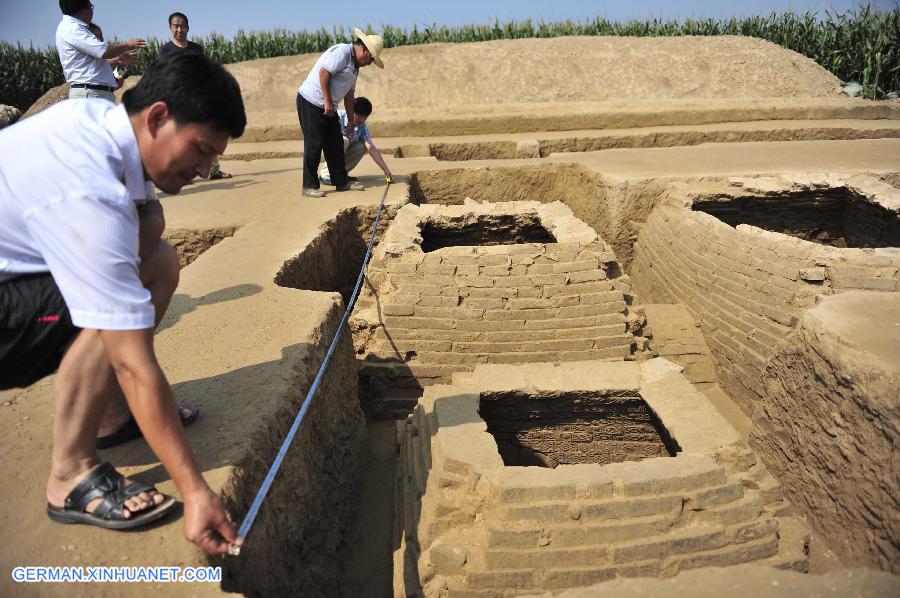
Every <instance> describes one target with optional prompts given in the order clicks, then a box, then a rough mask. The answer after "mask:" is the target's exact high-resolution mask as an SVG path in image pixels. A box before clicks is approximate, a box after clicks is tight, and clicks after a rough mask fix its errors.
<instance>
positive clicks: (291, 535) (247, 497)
mask: <svg viewBox="0 0 900 598" xmlns="http://www.w3.org/2000/svg"><path fill="white" fill-rule="evenodd" d="M342 313H343V309H342V306H341V302H340V301H335V303H334V306H333V308H332V309H331V311H330V312H329V313H328V317H327V318H326V319H325V321H323V322H322V324H321V325H320V327H319V330H318V333H317V339H318V340H317V342H315V343H314V344H311V345H294V346H290V347H286V348H285V349H284V350H283V351H284V353H285V355H284V358H285V359H291V358H293V360H294V361H295V362H297V363H298V364H299V365H298V367H297V368H296V370H295V371H294V374H293V376H294V385H293V390H292V392H291V393H290V394H289V395H286V396H284V397H283V398H282V399H283V405H282V407H281V409H280V410H279V411H278V413H277V414H276V415H275V417H274V418H273V421H272V422H271V423H270V425H269V426H267V428H266V431H264V432H257V433H255V434H254V435H253V436H252V437H251V438H250V440H249V442H250V448H249V449H248V450H247V452H246V455H247V456H246V457H245V458H244V459H243V460H242V461H241V462H239V463H237V464H236V471H237V472H238V473H237V475H236V477H235V478H234V480H233V483H232V485H231V488H229V489H228V490H227V491H226V505H227V507H228V508H229V511H230V512H231V513H233V514H235V515H236V516H237V519H238V520H240V518H242V517H243V515H244V514H245V513H247V511H248V509H249V507H250V504H251V502H252V500H253V498H254V496H255V494H256V492H257V490H258V489H259V487H260V486H261V484H262V481H263V478H264V477H265V475H266V473H267V471H268V469H269V466H270V465H271V464H272V461H273V460H274V457H275V455H276V453H277V452H278V449H279V448H280V446H281V442H282V440H283V439H284V437H285V436H286V434H287V431H288V429H289V428H290V426H291V424H292V422H293V420H294V417H295V415H296V414H297V412H298V410H299V408H300V404H301V403H302V401H303V399H304V397H305V396H306V392H307V391H308V389H309V386H310V384H311V382H312V379H313V378H314V376H315V374H316V371H317V370H318V368H319V365H320V364H321V362H322V360H323V359H324V356H325V351H326V350H327V348H328V344H329V343H330V342H331V339H332V336H333V335H334V332H335V330H336V329H337V325H338V322H339V321H340V317H341V314H342ZM291 354H293V355H291ZM355 372H356V360H355V359H354V357H353V349H352V343H351V340H350V336H349V335H347V334H345V335H344V336H343V337H342V339H341V341H340V342H339V343H338V345H337V347H336V349H335V352H334V354H333V357H332V362H331V365H330V367H329V368H328V370H327V371H326V373H325V376H324V378H323V380H322V383H321V386H320V387H319V390H318V393H317V394H316V396H315V398H314V400H313V402H312V405H311V406H310V408H309V411H308V412H307V415H306V417H305V419H304V420H303V423H302V424H301V425H300V428H299V431H298V435H297V440H298V441H297V442H295V443H294V444H293V445H292V447H291V448H290V450H289V451H288V453H287V456H286V458H285V460H284V462H283V465H282V467H281V470H280V473H279V474H278V483H277V484H274V485H273V486H272V488H271V490H270V491H269V494H268V495H267V498H266V502H265V503H264V505H263V508H262V509H261V510H260V512H259V516H258V517H257V518H256V521H255V523H254V526H253V531H252V535H251V537H250V538H249V542H248V544H247V545H246V546H245V548H244V550H243V551H242V552H241V556H240V558H227V559H219V561H218V562H216V563H215V564H218V565H221V566H222V568H223V569H222V570H223V582H222V586H223V588H224V589H226V590H227V591H232V592H240V593H242V594H245V595H247V596H276V595H294V594H297V593H298V592H299V593H300V594H302V595H307V596H335V595H339V593H340V588H341V585H340V583H341V582H340V580H341V573H342V569H341V567H342V560H341V558H340V555H342V554H345V553H346V552H347V551H348V549H349V546H348V542H349V541H350V540H351V538H350V536H351V533H352V529H351V527H352V525H353V521H354V517H355V514H356V510H357V508H358V507H359V505H358V504H357V500H356V494H357V490H358V486H359V481H360V479H361V466H362V463H363V454H362V452H363V450H364V447H365V438H366V427H365V420H364V418H363V414H362V411H361V410H360V408H359V400H358V399H357V396H356V395H357V377H356V375H355ZM348 374H349V375H348ZM300 440H302V442H301V441H300Z"/></svg>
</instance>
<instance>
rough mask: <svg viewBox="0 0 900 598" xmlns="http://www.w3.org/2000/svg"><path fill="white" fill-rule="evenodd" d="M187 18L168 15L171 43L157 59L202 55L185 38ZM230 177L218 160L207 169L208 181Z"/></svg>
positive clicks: (201, 49) (215, 159)
mask: <svg viewBox="0 0 900 598" xmlns="http://www.w3.org/2000/svg"><path fill="white" fill-rule="evenodd" d="M190 29H191V28H190V26H189V25H188V18H187V15H185V14H184V13H183V12H173V13H172V14H170V15H169V31H171V32H172V41H168V42H166V43H164V44H163V45H161V46H160V47H159V57H160V58H164V57H166V56H170V55H172V54H204V50H203V46H201V45H200V44H198V43H197V42H192V41H189V40H188V38H187V34H188V31H190ZM230 178H231V175H230V174H228V173H227V172H222V169H221V168H220V167H219V159H218V158H214V159H213V163H212V167H211V168H210V169H209V180H211V181H216V180H219V179H230Z"/></svg>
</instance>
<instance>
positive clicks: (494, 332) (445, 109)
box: [0, 37, 900, 596]
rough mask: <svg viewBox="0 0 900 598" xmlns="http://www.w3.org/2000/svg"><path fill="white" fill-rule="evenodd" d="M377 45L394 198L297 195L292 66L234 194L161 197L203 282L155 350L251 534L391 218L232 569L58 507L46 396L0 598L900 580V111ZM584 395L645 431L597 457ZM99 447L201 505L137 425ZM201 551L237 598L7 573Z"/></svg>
mask: <svg viewBox="0 0 900 598" xmlns="http://www.w3.org/2000/svg"><path fill="white" fill-rule="evenodd" d="M382 57H383V60H384V63H385V69H384V70H379V69H377V68H374V67H372V68H366V69H363V70H362V71H361V72H360V76H359V81H358V84H357V89H356V95H357V96H366V97H368V98H369V99H370V100H371V101H372V103H373V105H374V112H373V114H372V116H371V117H370V119H369V122H368V125H369V128H370V130H371V131H372V134H373V137H374V139H375V143H376V144H377V146H378V147H379V148H380V149H381V151H382V152H383V154H384V155H385V157H386V160H387V162H388V164H389V166H390V168H391V170H392V172H393V173H394V175H395V176H394V180H393V182H392V184H390V186H386V184H385V179H384V177H383V176H382V173H381V172H380V170H379V169H378V167H377V166H376V165H375V163H374V162H373V161H372V160H370V159H368V158H364V159H363V161H362V162H361V164H360V166H359V167H358V168H357V169H356V170H354V172H353V173H352V174H354V175H356V176H358V177H359V181H360V182H362V183H363V184H364V185H365V187H366V190H365V191H363V192H346V193H337V192H334V191H333V188H332V187H329V186H323V190H325V191H326V192H327V196H326V197H325V198H322V199H311V198H306V197H302V196H301V194H300V187H301V176H302V172H301V170H302V164H301V159H302V152H303V143H302V140H301V139H300V130H299V124H298V122H297V115H296V110H295V103H294V102H295V96H296V90H297V87H298V85H299V84H300V83H301V81H302V80H303V79H304V78H305V76H306V74H307V73H308V71H309V69H310V68H311V66H312V64H313V63H314V61H315V60H316V58H317V56H315V55H304V56H292V57H281V58H270V59H264V60H257V61H251V62H244V63H239V64H234V65H228V69H229V70H230V71H231V72H232V73H233V74H234V75H235V76H236V78H237V79H238V81H239V82H240V84H241V88H242V93H243V96H244V101H245V105H246V109H247V116H248V125H247V130H246V133H245V135H244V136H243V137H242V138H241V139H238V140H234V141H232V142H231V143H230V144H229V146H228V148H227V150H226V153H225V155H224V156H223V157H222V168H223V170H225V171H227V172H230V173H232V174H234V178H232V179H228V180H216V181H208V180H197V181H196V182H195V183H194V184H192V185H189V186H187V187H185V189H184V190H183V191H182V192H181V193H179V194H178V195H175V196H162V203H163V206H164V209H165V214H166V222H167V231H166V233H165V236H166V238H167V239H169V241H170V242H171V243H172V244H173V245H174V246H175V247H176V249H178V251H179V253H180V255H181V258H182V268H183V269H182V271H181V281H180V284H179V287H178V290H177V291H176V294H175V296H174V298H173V300H172V303H171V305H170V307H169V310H168V312H167V314H166V316H165V319H164V320H163V321H162V323H161V325H160V327H159V329H158V331H157V334H156V337H155V338H156V342H155V348H156V353H157V356H158V358H159V360H160V363H161V364H162V367H163V370H164V372H165V373H166V375H167V377H168V379H169V381H170V382H171V384H172V386H173V389H174V392H175V396H176V399H177V400H178V401H179V402H184V403H190V404H193V405H197V406H199V407H200V408H201V410H202V414H201V416H200V419H199V420H198V421H197V422H196V423H195V424H194V425H192V426H191V427H190V428H189V429H188V430H187V437H188V440H189V442H190V444H191V446H192V448H193V450H194V452H195V454H196V456H197V460H198V463H199V465H200V467H201V469H202V470H203V472H204V475H205V477H206V479H207V481H208V482H209V483H210V485H211V486H212V487H213V488H214V489H215V490H217V491H219V492H220V493H221V495H222V496H223V497H224V499H225V501H226V503H227V505H228V507H229V509H230V511H231V513H232V515H233V518H234V519H235V520H236V521H238V522H239V521H240V520H241V519H242V518H243V516H244V514H246V512H247V510H248V508H249V505H250V503H251V502H252V500H253V497H254V495H255V493H256V491H257V489H258V488H259V485H260V483H261V481H262V479H263V478H264V476H265V474H266V471H267V469H268V467H269V465H270V463H271V462H272V460H273V458H274V456H275V453H276V452H277V450H278V448H279V446H280V444H281V441H282V439H283V438H284V436H285V434H286V433H287V431H288V429H289V428H290V425H291V423H292V422H293V419H294V416H295V415H296V413H297V411H298V409H299V408H300V405H301V403H302V401H303V399H304V397H305V396H306V393H307V391H308V389H309V388H310V384H311V382H312V380H313V378H314V377H315V375H316V371H317V370H318V368H319V365H320V364H321V362H322V359H323V357H324V355H325V352H326V350H327V349H328V345H329V343H330V342H331V339H332V337H333V336H334V333H335V330H336V329H337V327H338V323H339V322H340V318H341V315H342V313H343V310H344V306H345V305H346V302H347V301H348V300H349V299H350V297H351V294H352V292H353V288H354V285H355V283H356V278H357V274H358V272H359V267H360V265H361V264H362V260H363V256H364V255H365V250H366V243H367V242H368V240H369V234H370V231H371V229H372V225H373V223H374V221H375V218H376V215H377V214H378V211H377V208H378V206H379V203H380V202H381V200H382V199H384V201H385V209H384V210H383V212H381V214H380V220H379V226H378V231H377V236H376V240H377V244H376V246H375V251H374V253H373V261H372V263H371V265H370V267H369V271H368V276H367V279H366V281H365V283H364V284H363V288H362V291H361V294H360V301H359V303H358V304H357V305H356V309H355V310H354V312H353V316H352V318H351V319H350V322H349V325H348V328H347V329H345V330H344V332H343V336H342V337H341V340H340V342H339V343H338V344H337V346H336V349H335V352H334V357H333V358H332V360H331V363H330V365H329V369H328V370H327V372H326V374H325V376H324V378H323V379H322V383H321V386H320V387H319V390H318V393H317V394H316V395H315V397H314V399H313V403H312V406H311V408H310V410H309V412H308V414H307V416H306V418H305V419H304V422H303V424H302V425H301V426H300V429H299V433H298V435H297V437H296V439H295V441H294V444H293V446H292V448H291V449H290V451H289V452H288V454H287V458H286V459H285V463H284V466H283V468H282V470H281V473H280V474H279V476H278V478H276V481H275V484H274V485H273V487H272V490H271V492H270V493H269V495H268V497H267V499H266V502H265V504H264V506H263V508H262V510H261V512H260V515H259V517H258V519H257V520H256V523H255V524H254V527H253V528H252V530H251V532H250V535H249V537H248V538H247V541H246V544H245V546H244V548H243V549H242V551H241V555H240V556H238V557H227V558H222V559H213V560H207V559H206V557H205V556H204V555H202V554H200V553H199V552H198V551H197V550H196V549H195V548H194V547H193V546H192V545H191V544H189V543H188V542H186V541H185V540H184V538H183V536H182V529H181V519H180V517H178V516H174V517H170V518H166V519H163V520H162V521H161V522H160V523H159V524H156V525H153V526H152V527H151V528H150V529H145V530H142V531H138V532H130V533H115V532H110V531H105V530H101V529H98V528H95V527H86V526H61V525H58V524H54V523H51V522H50V521H49V520H48V519H47V517H46V514H45V504H46V498H45V495H44V485H45V482H46V478H47V475H48V471H49V464H50V455H51V448H52V446H51V430H52V426H53V408H52V404H53V378H52V377H51V378H49V379H45V380H43V381H41V382H38V383H37V384H35V385H33V386H32V387H29V388H27V389H21V390H15V391H5V392H0V436H2V437H3V438H4V439H5V442H4V448H5V450H4V451H3V453H2V455H0V477H2V478H3V479H4V480H5V483H3V484H2V490H0V505H2V506H0V529H2V530H3V531H4V539H5V542H4V543H3V548H2V549H0V594H2V595H32V594H34V595H66V596H73V595H74V596H81V595H84V596H118V595H144V594H148V593H150V592H153V593H159V594H162V595H172V594H177V595H184V594H185V593H190V594H192V595H198V596H200V595H214V594H215V595H218V594H222V593H225V592H241V593H244V594H247V595H250V596H269V595H278V594H285V593H288V592H290V593H295V592H297V591H300V593H302V594H303V595H310V596H419V595H427V596H507V595H549V594H548V592H564V593H563V594H561V595H564V596H581V595H584V596H587V595H635V596H637V595H646V594H647V593H649V592H656V593H660V594H662V593H665V594H666V595H676V596H681V595H684V596H688V595H690V596H696V595H721V594H723V593H728V592H735V591H738V592H742V593H747V594H750V595H766V596H795V595H804V594H816V593H818V595H835V596H837V595H848V593H850V592H852V593H853V595H859V596H885V595H890V594H891V592H893V593H894V595H897V593H898V588H900V578H898V577H896V574H897V573H900V527H898V525H900V523H898V522H900V503H898V497H900V487H898V486H900V485H898V481H897V480H898V470H897V465H896V464H897V463H898V459H900V454H898V448H897V447H898V446H900V405H898V396H900V391H898V383H900V367H898V359H897V356H898V355H900V220H898V218H900V102H897V101H879V102H875V101H868V100H862V99H858V98H848V97H846V96H845V95H842V94H841V82H840V81H838V80H837V79H836V78H835V77H834V76H833V75H831V74H830V73H829V72H828V71H826V70H825V69H823V68H822V67H820V66H818V65H816V64H815V63H814V62H812V61H811V60H809V59H807V58H805V57H803V56H801V55H799V54H797V53H794V52H792V51H789V50H785V49H783V48H781V47H779V46H777V45H774V44H772V43H769V42H765V41H761V40H758V39H753V38H741V37H718V38H704V37H673V38H614V37H607V38H580V37H563V38H555V39H534V40H511V41H492V42H484V43H472V44H433V45H425V46H413V47H403V48H392V49H388V50H385V51H384V53H383V55H382ZM133 84H134V82H133V78H132V79H129V81H128V83H127V85H128V86H130V85H133ZM61 97H64V93H62V92H61V90H60V89H57V90H51V91H50V92H48V94H47V96H45V98H42V100H39V102H38V103H37V104H36V106H35V107H33V109H32V110H30V111H29V113H28V114H27V115H26V118H27V117H29V115H31V114H33V113H35V112H37V111H38V109H39V108H44V107H46V106H48V105H50V104H51V103H53V101H55V100H58V99H60V98H61ZM12 126H15V125H12ZM510 202H512V203H510ZM510 223H514V228H515V229H516V231H515V232H514V234H512V235H511V239H512V240H506V241H504V239H503V236H504V228H503V227H504V226H505V227H507V229H506V230H508V228H509V226H510ZM473 231H474V232H473ZM485 231H487V232H485ZM429 243H431V245H429ZM519 322H521V325H520V324H519ZM540 322H544V323H540ZM600 373H602V374H603V375H602V376H601V375H600ZM573 393H574V394H573ZM516 401H518V402H520V403H522V402H528V404H529V405H538V404H540V405H541V407H540V409H538V408H537V407H534V408H533V410H532V411H531V412H530V413H531V415H532V416H534V414H535V413H537V412H538V411H540V413H541V417H543V418H550V419H551V420H553V419H557V420H566V421H568V419H571V418H570V415H571V413H573V412H574V411H576V410H577V411H578V413H579V414H582V415H579V418H576V419H577V421H573V422H568V423H567V425H568V426H569V427H567V428H563V429H562V431H561V432H557V431H553V430H556V429H557V428H553V426H554V425H556V423H558V422H555V421H549V423H547V424H546V426H545V427H544V428H541V429H540V430H538V431H537V432H535V431H534V430H531V429H530V428H528V426H527V425H525V424H523V423H522V421H525V420H528V417H529V416H528V415H522V414H520V413H518V414H515V415H510V413H512V411H505V412H503V411H502V409H501V407H503V406H504V405H506V406H507V407H509V406H510V405H513V406H514V404H515V403H516ZM549 401H558V404H559V405H561V407H555V406H554V407H546V406H547V405H550V403H549ZM585 405H593V406H594V407H592V408H591V409H593V412H596V413H601V412H602V413H606V412H610V413H613V414H614V415H615V417H620V415H621V414H622V413H636V414H637V417H638V418H639V419H640V425H639V426H636V425H635V424H633V423H629V422H628V421H624V420H623V421H624V423H620V424H616V427H615V428H614V430H615V433H614V434H613V436H612V437H611V436H609V435H607V436H604V437H603V441H602V442H599V443H595V444H592V445H591V446H590V447H589V448H584V449H583V450H581V449H578V448H577V446H576V447H574V448H573V445H578V442H580V441H581V440H584V443H582V445H580V446H582V447H584V446H587V444H588V440H589V439H590V438H589V437H590V430H591V429H597V427H598V426H600V425H601V424H597V423H596V422H595V421H594V420H591V419H590V418H588V417H587V415H583V410H584V409H586V408H585V407H584V406H585ZM498 406H499V407H498ZM503 408H506V407H503ZM479 409H481V411H479ZM591 409H587V411H591ZM498 410H500V411H498ZM501 412H502V413H501ZM479 413H480V416H479ZM488 413H495V414H496V413H501V414H500V415H497V416H496V417H494V419H490V418H489V417H488V415H487V414H488ZM548 413H549V415H547V414H548ZM585 413H586V412H585ZM482 417H483V418H484V419H482ZM591 417H593V415H591ZM532 419H533V418H532ZM485 420H489V421H487V423H485ZM543 421H544V420H542V422H543ZM498 422H499V423H498ZM541 425H542V426H544V424H543V423H542V424H541ZM526 428H527V429H526ZM551 428H552V429H551ZM498 430H499V431H498ZM523 430H524V431H523ZM492 434H493V435H494V436H492ZM628 434H631V436H629V438H628V439H626V440H627V442H624V443H621V442H619V441H620V440H621V437H622V436H624V435H628ZM525 437H528V439H529V443H527V444H522V443H518V442H519V440H521V439H522V438H525ZM516 439H518V440H516ZM498 445H500V446H501V450H499V452H498V448H497V447H498ZM550 445H552V450H551V449H549V448H545V447H547V446H550ZM626 445H627V446H626ZM610 446H614V448H612V449H611V448H609V447H610ZM623 447H624V448H623ZM579 450H580V451H581V452H579ZM566 451H570V452H571V451H574V452H575V453H578V454H579V455H581V456H580V457H578V458H574V457H571V455H570V454H569V453H566ZM610 451H613V452H618V453H620V454H619V457H617V458H616V459H612V460H609V459H606V460H604V458H600V459H598V458H596V456H597V454H600V453H602V454H608V453H609V452H610ZM548 455H550V456H549V457H548ZM101 458H102V459H104V460H109V461H110V462H112V463H113V464H114V465H116V466H117V467H118V468H119V469H120V470H121V471H123V472H124V473H125V474H126V475H129V476H132V477H134V478H135V479H138V480H140V481H142V482H146V483H153V484H156V485H157V487H158V488H159V489H160V490H161V491H163V492H165V493H169V494H175V495H176V496H177V492H175V488H174V486H173V484H172V482H171V480H170V478H169V476H168V475H167V474H166V472H165V471H164V469H163V468H162V467H161V466H160V464H159V462H158V461H157V460H156V458H155V456H154V455H153V454H152V452H151V451H150V450H149V448H148V447H147V445H146V444H145V443H144V442H143V441H141V440H137V441H133V442H130V443H127V444H124V445H122V446H120V447H117V448H114V449H110V450H106V451H101ZM610 461H614V462H610ZM524 465H531V467H525V466H524ZM648 526H649V527H648ZM591 538H593V539H591ZM202 564H211V565H214V566H221V567H222V572H223V581H222V583H221V584H217V583H193V584H127V585H125V584H28V585H24V584H16V583H14V582H13V581H12V579H11V575H10V574H11V571H12V569H13V568H14V567H17V566H23V565H72V566H100V565H110V566H148V565H167V566H195V565H202ZM715 567H733V571H734V575H731V576H729V574H728V572H729V571H731V569H717V568H715ZM688 569H691V570H690V571H688ZM594 584H598V585H596V586H595V585H594ZM698 588H699V590H698ZM703 592H707V593H705V594H704V593H703Z"/></svg>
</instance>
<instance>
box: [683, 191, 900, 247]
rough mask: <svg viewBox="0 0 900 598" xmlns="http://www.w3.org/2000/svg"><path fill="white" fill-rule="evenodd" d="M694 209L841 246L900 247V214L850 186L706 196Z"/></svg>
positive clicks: (729, 220)
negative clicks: (774, 194) (709, 197)
mask: <svg viewBox="0 0 900 598" xmlns="http://www.w3.org/2000/svg"><path fill="white" fill-rule="evenodd" d="M693 209H694V210H696V211H701V212H705V213H707V214H710V215H711V216H714V217H716V218H718V219H719V220H721V221H722V222H724V223H725V224H727V225H729V226H731V227H737V226H738V225H740V224H748V225H751V226H755V227H757V228H761V229H764V230H767V231H770V232H774V233H781V234H785V235H790V236H792V237H796V238H798V239H802V240H804V241H811V242H813V243H819V244H822V245H829V246H831V247H839V248H857V249H861V248H879V247H898V246H900V216H898V213H897V212H896V211H892V210H889V209H887V208H885V207H884V206H882V205H880V204H879V203H877V202H876V201H873V200H872V199H870V198H868V197H866V196H865V195H863V194H860V193H857V192H854V191H852V190H850V189H848V188H846V187H838V188H830V189H822V190H810V191H804V192H798V193H785V194H783V195H777V196H774V197H772V196H765V197H735V198H730V197H723V198H713V199H703V200H702V201H697V202H695V203H694V205H693Z"/></svg>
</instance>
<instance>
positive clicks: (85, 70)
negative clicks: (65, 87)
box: [56, 15, 116, 87]
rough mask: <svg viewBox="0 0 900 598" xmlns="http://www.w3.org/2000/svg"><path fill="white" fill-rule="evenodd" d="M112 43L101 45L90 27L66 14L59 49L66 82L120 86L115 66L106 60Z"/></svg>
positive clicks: (58, 32)
mask: <svg viewBox="0 0 900 598" xmlns="http://www.w3.org/2000/svg"><path fill="white" fill-rule="evenodd" d="M108 48H109V43H107V42H101V41H100V40H99V39H98V38H97V36H96V35H94V34H93V33H91V32H90V30H89V29H88V24H87V23H85V22H84V21H80V20H78V19H76V18H75V17H71V16H69V15H63V18H62V21H60V22H59V26H57V28H56V50H57V51H58V52H59V62H60V63H61V64H62V68H63V75H64V76H65V78H66V83H69V84H72V83H90V84H91V85H109V86H110V87H115V86H116V77H115V75H113V70H112V67H111V66H109V63H108V62H106V61H105V60H103V55H104V54H105V53H106V50H107V49H108Z"/></svg>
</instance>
